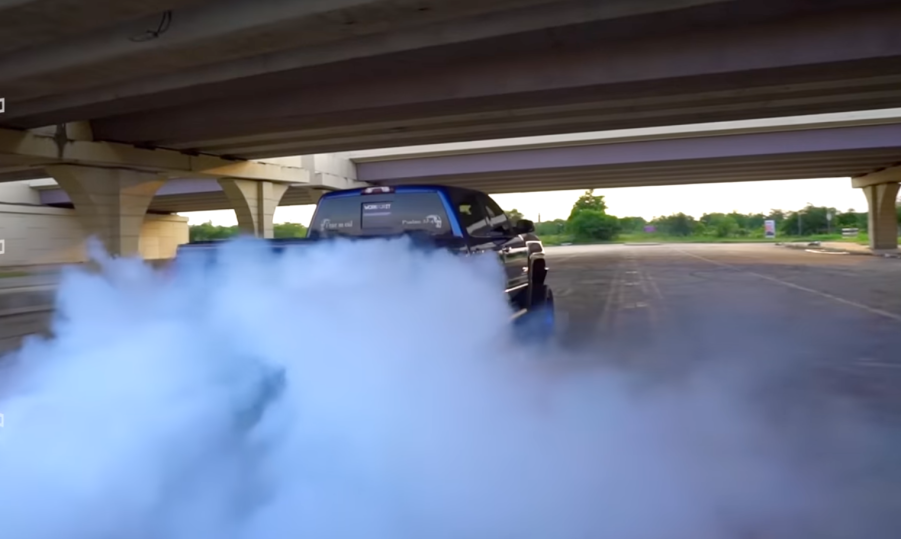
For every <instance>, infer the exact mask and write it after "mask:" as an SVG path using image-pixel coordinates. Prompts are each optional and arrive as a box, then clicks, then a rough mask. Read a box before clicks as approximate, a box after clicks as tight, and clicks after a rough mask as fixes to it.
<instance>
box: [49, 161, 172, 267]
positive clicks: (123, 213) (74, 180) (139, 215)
mask: <svg viewBox="0 0 901 539" xmlns="http://www.w3.org/2000/svg"><path fill="white" fill-rule="evenodd" d="M47 172H48V173H49V174H50V175H51V176H53V178H54V179H55V180H56V181H57V183H58V184H59V185H60V187H62V188H63V189H64V190H65V191H66V193H67V194H68V195H69V198H70V199H71V200H72V204H73V205H74V206H75V212H76V215H78V219H79V221H81V223H82V226H84V228H85V231H86V232H87V233H88V234H89V235H91V236H95V237H97V238H99V239H100V240H101V241H102V242H103V245H104V247H106V249H107V252H109V254H111V255H113V256H135V255H138V254H139V253H140V250H139V246H140V238H141V226H142V225H143V224H144V218H145V216H146V215H147V208H148V207H149V206H150V201H151V200H152V199H153V196H154V195H155V194H156V192H157V190H158V189H159V188H160V187H161V186H162V185H163V183H165V181H166V178H165V177H163V176H161V175H160V174H158V173H154V172H143V171H136V170H125V169H117V168H99V167H87V166H80V165H53V166H49V167H47Z"/></svg>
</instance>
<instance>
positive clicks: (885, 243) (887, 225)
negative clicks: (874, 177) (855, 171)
mask: <svg viewBox="0 0 901 539" xmlns="http://www.w3.org/2000/svg"><path fill="white" fill-rule="evenodd" d="M898 185H899V184H897V183H882V184H878V185H870V186H867V187H863V191H864V193H865V194H866V196H867V204H868V205H869V229H870V230H869V232H870V249H873V250H874V251H877V250H878V251H882V250H891V251H896V250H897V249H898V214H897V211H896V210H895V204H896V200H897V197H898Z"/></svg>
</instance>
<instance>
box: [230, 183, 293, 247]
mask: <svg viewBox="0 0 901 539" xmlns="http://www.w3.org/2000/svg"><path fill="white" fill-rule="evenodd" d="M219 185H221V186H222V190H223V191H224V192H225V196H227V197H228V200H229V202H230V203H231V205H232V207H233V208H234V210H235V214H236V215H237V217H238V227H239V228H240V229H241V231H242V232H244V233H246V234H253V235H254V236H256V237H257V238H272V237H274V223H273V217H274V216H275V208H277V207H278V203H279V201H280V200H281V199H282V196H284V194H285V192H286V191H287V190H288V184H286V183H273V182H267V181H254V180H238V179H234V178H222V179H220V180H219Z"/></svg>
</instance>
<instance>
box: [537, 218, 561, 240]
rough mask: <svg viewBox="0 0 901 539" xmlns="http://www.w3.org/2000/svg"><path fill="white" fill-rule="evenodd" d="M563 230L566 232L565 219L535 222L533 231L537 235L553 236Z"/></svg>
mask: <svg viewBox="0 0 901 539" xmlns="http://www.w3.org/2000/svg"><path fill="white" fill-rule="evenodd" d="M564 232H566V221H564V220H563V219H554V220H553V221H544V222H541V223H535V233H536V234H538V235H539V236H554V235H557V234H563V233H564Z"/></svg>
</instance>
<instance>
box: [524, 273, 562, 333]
mask: <svg viewBox="0 0 901 539" xmlns="http://www.w3.org/2000/svg"><path fill="white" fill-rule="evenodd" d="M555 326H556V317H555V312H554V292H553V291H552V290H551V287H549V286H547V285H540V287H536V290H534V291H533V295H532V305H530V306H529V312H528V313H526V314H525V315H523V316H522V318H521V323H520V324H519V331H520V335H521V337H522V339H523V340H524V341H526V342H536V343H537V342H542V343H543V342H548V341H550V340H551V339H552V338H553V337H554V330H555Z"/></svg>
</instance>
